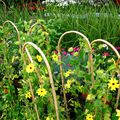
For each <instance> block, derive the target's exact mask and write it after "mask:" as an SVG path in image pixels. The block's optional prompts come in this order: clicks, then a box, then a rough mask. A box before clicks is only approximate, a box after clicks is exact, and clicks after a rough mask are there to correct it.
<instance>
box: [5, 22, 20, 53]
mask: <svg viewBox="0 0 120 120" xmlns="http://www.w3.org/2000/svg"><path fill="white" fill-rule="evenodd" d="M7 23H10V24H11V25H12V26H13V27H14V28H15V30H16V32H17V38H18V42H19V43H20V45H19V49H20V52H21V53H22V45H21V41H20V32H19V30H18V28H17V26H16V25H15V24H14V23H13V22H12V21H10V20H6V21H5V22H4V23H3V27H4V26H5V24H7Z"/></svg>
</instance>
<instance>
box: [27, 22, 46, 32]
mask: <svg viewBox="0 0 120 120" xmlns="http://www.w3.org/2000/svg"><path fill="white" fill-rule="evenodd" d="M36 25H40V26H41V28H42V29H43V30H45V31H46V29H45V27H44V26H43V25H42V24H41V22H36V23H34V24H33V25H32V26H31V27H30V29H29V31H28V34H31V33H32V29H33V28H34V27H35V26H36Z"/></svg>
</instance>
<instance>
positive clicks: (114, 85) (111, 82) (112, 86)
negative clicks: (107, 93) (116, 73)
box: [108, 78, 119, 90]
mask: <svg viewBox="0 0 120 120" xmlns="http://www.w3.org/2000/svg"><path fill="white" fill-rule="evenodd" d="M108 88H110V89H111V90H116V88H119V83H118V80H116V79H114V78H112V79H111V80H109V83H108Z"/></svg>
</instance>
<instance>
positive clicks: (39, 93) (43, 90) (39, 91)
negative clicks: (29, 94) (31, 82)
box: [36, 88, 47, 96]
mask: <svg viewBox="0 0 120 120" xmlns="http://www.w3.org/2000/svg"><path fill="white" fill-rule="evenodd" d="M36 93H37V94H38V95H40V96H45V95H46V94H47V91H46V90H45V89H44V88H39V89H38V90H37V92H36Z"/></svg>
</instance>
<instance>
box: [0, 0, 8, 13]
mask: <svg viewBox="0 0 120 120" xmlns="http://www.w3.org/2000/svg"><path fill="white" fill-rule="evenodd" d="M0 2H2V3H3V5H4V11H5V14H6V11H7V10H6V8H7V7H6V4H5V2H4V1H3V0H0Z"/></svg>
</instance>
